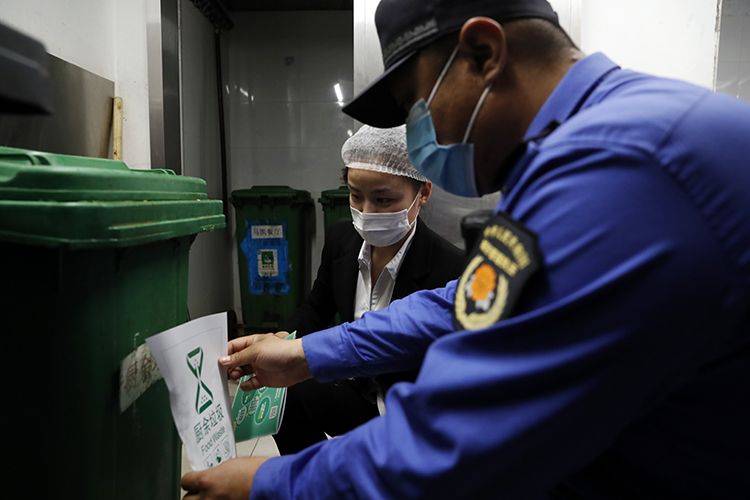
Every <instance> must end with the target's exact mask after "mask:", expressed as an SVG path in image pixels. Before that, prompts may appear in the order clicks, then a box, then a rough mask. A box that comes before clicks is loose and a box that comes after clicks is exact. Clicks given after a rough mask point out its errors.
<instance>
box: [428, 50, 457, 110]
mask: <svg viewBox="0 0 750 500" xmlns="http://www.w3.org/2000/svg"><path fill="white" fill-rule="evenodd" d="M457 55H458V45H456V48H455V49H453V53H452V54H451V56H450V57H449V58H448V62H446V63H445V66H443V69H442V71H440V76H438V79H437V81H436V82H435V86H434V87H432V92H430V97H429V99H427V107H428V108H429V107H430V104H432V101H433V99H435V95H436V94H437V91H438V89H439V88H440V84H441V83H443V80H444V79H445V75H446V74H448V70H449V69H451V65H452V64H453V60H454V59H455V58H456V56H457Z"/></svg>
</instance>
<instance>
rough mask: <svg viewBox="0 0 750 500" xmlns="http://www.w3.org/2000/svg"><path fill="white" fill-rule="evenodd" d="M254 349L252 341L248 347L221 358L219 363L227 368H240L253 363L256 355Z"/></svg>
mask: <svg viewBox="0 0 750 500" xmlns="http://www.w3.org/2000/svg"><path fill="white" fill-rule="evenodd" d="M254 351H255V350H254V349H253V344H252V343H251V344H250V345H249V346H248V347H246V348H244V349H243V350H241V351H239V352H235V353H233V354H230V355H229V356H224V357H222V358H219V363H221V364H222V366H224V367H225V368H238V367H240V366H243V365H249V364H251V363H252V359H253V357H254V355H255V352H254Z"/></svg>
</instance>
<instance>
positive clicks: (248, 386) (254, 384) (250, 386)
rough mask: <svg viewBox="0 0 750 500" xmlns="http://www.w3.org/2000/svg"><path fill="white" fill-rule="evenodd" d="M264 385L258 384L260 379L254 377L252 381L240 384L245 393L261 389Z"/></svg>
mask: <svg viewBox="0 0 750 500" xmlns="http://www.w3.org/2000/svg"><path fill="white" fill-rule="evenodd" d="M262 385H263V384H261V383H260V382H258V377H252V378H251V379H250V380H247V381H245V382H243V383H241V384H240V389H242V390H243V391H245V392H250V391H254V390H255V389H260V388H261V387H262Z"/></svg>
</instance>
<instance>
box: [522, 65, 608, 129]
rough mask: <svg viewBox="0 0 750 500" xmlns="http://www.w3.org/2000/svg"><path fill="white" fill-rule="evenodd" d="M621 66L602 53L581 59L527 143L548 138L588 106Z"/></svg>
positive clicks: (547, 104)
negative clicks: (585, 104)
mask: <svg viewBox="0 0 750 500" xmlns="http://www.w3.org/2000/svg"><path fill="white" fill-rule="evenodd" d="M618 68H619V66H618V65H617V64H615V63H614V62H613V61H612V60H610V59H609V58H608V57H607V56H605V55H604V54H602V53H601V52H597V53H596V54H592V55H590V56H588V57H585V58H584V59H581V60H580V61H578V62H577V63H576V64H574V65H573V67H571V68H570V70H569V71H568V73H567V74H566V75H565V77H564V78H563V79H562V80H561V81H560V83H559V84H558V85H557V87H556V88H555V90H554V91H553V92H552V94H551V95H550V96H549V98H547V101H546V102H545V103H544V105H543V106H542V108H541V109H540V110H539V112H538V113H537V114H536V117H535V118H534V120H533V121H532V122H531V125H530V126H529V128H528V130H527V131H526V135H525V136H524V139H523V142H524V143H528V142H530V141H533V140H536V139H539V138H541V137H545V136H546V135H548V134H549V133H550V132H551V131H552V130H554V128H555V127H556V126H558V125H561V124H563V123H565V122H566V121H567V120H568V119H570V118H571V117H572V116H574V115H575V114H576V113H577V112H578V111H579V110H580V109H581V108H582V107H583V105H584V103H585V102H586V99H588V97H589V96H590V95H591V93H592V92H593V91H594V89H595V88H596V87H597V85H599V83H600V82H601V80H602V79H603V78H604V77H605V76H606V75H607V74H609V73H610V72H611V71H613V70H615V69H618Z"/></svg>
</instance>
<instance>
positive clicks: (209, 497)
mask: <svg viewBox="0 0 750 500" xmlns="http://www.w3.org/2000/svg"><path fill="white" fill-rule="evenodd" d="M266 460H268V458H267V457H245V458H235V459H232V460H228V461H226V462H224V463H223V464H221V465H218V466H216V467H214V468H213V469H208V470H204V471H201V472H188V473H187V474H185V475H184V476H182V481H181V485H182V489H183V490H185V491H187V494H186V495H185V496H184V497H183V500H198V499H201V500H235V499H237V500H240V499H241V500H247V498H248V497H249V496H250V490H251V489H252V487H253V478H254V477H255V473H256V472H258V468H259V467H260V466H261V465H262V464H263V462H265V461H266Z"/></svg>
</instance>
